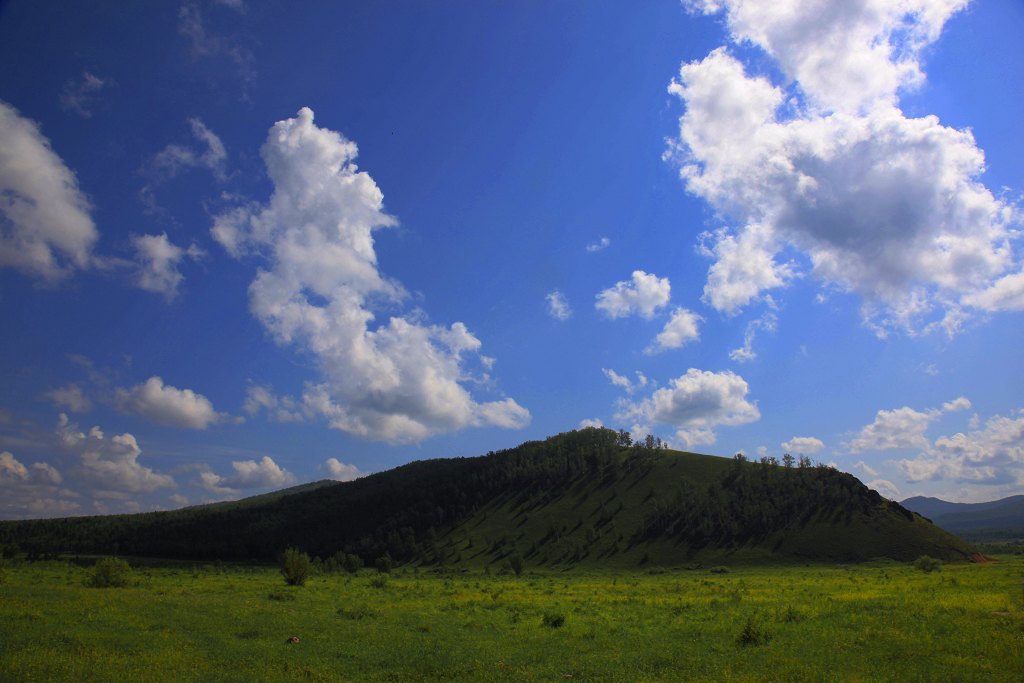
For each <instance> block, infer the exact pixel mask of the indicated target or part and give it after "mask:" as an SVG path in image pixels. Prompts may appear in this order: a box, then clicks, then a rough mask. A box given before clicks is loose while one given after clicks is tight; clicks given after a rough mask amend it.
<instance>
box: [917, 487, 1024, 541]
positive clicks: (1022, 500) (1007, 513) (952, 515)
mask: <svg viewBox="0 0 1024 683" xmlns="http://www.w3.org/2000/svg"><path fill="white" fill-rule="evenodd" d="M902 505H903V507H905V508H907V509H908V510H913V511H914V512H916V513H918V514H919V515H922V516H923V517H927V518H928V519H930V520H931V521H932V522H934V523H935V524H936V526H939V527H942V528H943V529H945V530H946V531H949V532H952V533H955V534H982V535H992V534H995V533H998V532H1003V533H1008V534H1009V535H1024V495H1017V496H1009V497H1007V498H1002V499H1000V500H993V501H988V502H985V503H950V502H947V501H944V500H941V499H939V498H931V497H927V496H914V497H913V498H907V499H906V500H905V501H903V502H902Z"/></svg>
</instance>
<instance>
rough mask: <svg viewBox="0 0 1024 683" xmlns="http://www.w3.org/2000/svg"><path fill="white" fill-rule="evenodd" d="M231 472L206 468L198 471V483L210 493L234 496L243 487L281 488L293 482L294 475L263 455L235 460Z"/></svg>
mask: <svg viewBox="0 0 1024 683" xmlns="http://www.w3.org/2000/svg"><path fill="white" fill-rule="evenodd" d="M231 469H232V474H230V475H228V476H226V477H225V476H221V475H219V474H217V473H215V472H213V471H211V470H209V469H207V468H203V469H202V471H200V473H199V485H200V486H202V487H203V488H204V489H206V490H207V491H209V492H210V493H216V494H218V495H222V496H234V495H236V494H238V492H239V491H240V490H243V489H260V488H281V487H283V486H288V485H290V484H294V483H295V475H293V474H292V473H291V472H289V471H288V470H286V469H284V468H283V467H281V466H280V465H278V464H277V463H276V462H274V459H273V458H271V457H270V456H269V455H264V456H263V457H262V458H260V459H259V460H236V461H234V462H232V463H231Z"/></svg>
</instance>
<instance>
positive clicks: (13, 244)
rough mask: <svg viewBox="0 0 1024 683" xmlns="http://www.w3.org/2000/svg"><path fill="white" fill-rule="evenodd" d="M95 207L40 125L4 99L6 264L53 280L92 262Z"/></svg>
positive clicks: (1, 249)
mask: <svg viewBox="0 0 1024 683" xmlns="http://www.w3.org/2000/svg"><path fill="white" fill-rule="evenodd" d="M91 208H92V207H91V205H90V203H89V200H88V199H87V198H86V196H85V195H84V194H83V193H82V191H81V190H79V189H78V180H77V179H76V178H75V174H74V173H72V172H71V170H70V169H69V168H68V167H67V166H66V165H65V164H64V161H63V160H62V159H61V158H60V157H59V156H57V154H56V153H55V152H54V151H53V149H52V148H51V147H50V141H49V140H48V139H46V137H44V136H43V134H42V132H40V130H39V126H38V125H37V124H36V123H35V122H34V121H31V120H29V119H27V118H24V117H23V116H21V115H20V114H19V113H18V112H17V111H16V110H15V109H14V108H13V107H11V106H10V105H8V104H7V103H5V102H2V101H0V217H2V220H0V267H10V268H16V269H18V270H20V271H22V272H24V273H26V274H28V275H31V276H34V277H37V278H39V279H41V280H43V281H45V282H51V283H52V282H56V281H58V280H60V279H62V278H65V277H67V276H68V275H70V274H71V273H72V272H73V271H74V270H75V269H82V268H87V267H89V266H90V265H91V262H92V248H93V245H94V244H95V243H96V241H97V239H99V232H98V231H97V230H96V226H95V225H94V224H93V221H92V217H91V216H90V211H91Z"/></svg>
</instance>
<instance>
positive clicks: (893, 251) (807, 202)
mask: <svg viewBox="0 0 1024 683" xmlns="http://www.w3.org/2000/svg"><path fill="white" fill-rule="evenodd" d="M691 4H699V5H700V7H701V8H703V9H705V10H712V9H716V8H720V9H725V10H727V12H728V15H727V16H728V23H729V26H730V28H731V30H732V32H733V36H734V38H735V39H736V40H748V41H752V42H754V43H755V44H758V45H760V46H761V47H763V48H764V49H765V50H766V51H767V52H768V53H769V54H770V55H772V56H773V57H775V58H776V59H777V60H778V61H779V63H780V65H781V66H782V68H783V71H784V72H785V73H786V75H787V76H788V77H789V78H791V79H793V81H794V83H795V86H794V88H793V90H792V91H791V92H789V93H787V92H785V91H784V90H783V89H782V88H779V87H776V86H775V85H773V84H772V83H771V82H770V81H768V80H767V79H766V78H763V77H751V76H748V75H747V73H746V72H745V69H744V67H743V64H742V63H740V61H739V60H737V59H736V58H735V57H734V56H732V55H731V54H730V53H729V52H728V51H727V50H726V49H725V48H719V49H717V50H715V51H713V52H712V53H711V54H709V55H708V56H707V57H706V58H705V59H703V60H701V61H698V62H693V63H689V64H684V65H683V66H682V68H681V70H680V76H679V80H678V81H676V82H674V83H673V84H672V85H671V87H670V91H671V92H673V93H675V94H676V95H678V96H679V97H680V98H681V99H682V100H683V101H684V103H685V105H686V112H685V114H684V115H683V117H682V118H681V119H680V130H679V138H678V141H677V146H676V147H675V152H676V159H677V160H678V162H679V163H680V165H681V168H682V171H681V173H682V177H683V179H684V181H685V183H686V187H687V189H688V190H689V191H690V192H691V193H693V194H695V195H696V196H699V197H701V198H703V199H705V200H707V201H708V202H709V203H710V204H711V206H712V207H714V209H715V210H716V211H717V212H718V213H719V214H720V215H721V216H722V217H724V218H726V219H727V220H729V221H730V222H731V223H732V224H733V225H734V226H735V227H734V229H733V230H727V229H722V230H719V231H717V232H715V233H712V234H709V235H707V236H706V237H705V245H704V249H705V252H706V253H707V254H708V255H709V256H711V257H712V258H713V259H714V263H713V264H712V266H711V268H710V270H709V272H708V280H707V284H706V286H705V290H704V297H705V301H706V302H707V303H709V304H710V305H711V306H713V307H715V308H716V309H718V310H721V311H724V312H726V313H730V314H732V313H735V312H736V311H738V310H739V309H740V308H742V307H743V306H746V305H747V304H749V303H750V302H751V301H753V300H755V299H756V298H757V297H759V296H761V295H762V294H763V293H764V292H765V291H766V290H769V289H771V288H776V287H782V286H784V285H785V284H786V283H787V282H789V281H790V280H791V279H792V278H793V277H794V276H795V275H797V274H799V273H801V272H802V268H803V267H804V266H803V263H804V259H806V263H809V266H810V272H811V273H812V274H813V275H814V276H815V277H816V278H817V279H818V280H819V281H820V282H821V283H822V284H823V285H825V286H827V287H833V288H837V289H840V290H843V291H850V292H855V293H857V294H859V295H860V296H861V297H862V301H863V304H864V306H863V313H864V317H865V320H866V322H868V324H869V325H871V326H872V327H873V328H874V329H875V330H876V332H877V333H878V334H879V335H882V336H884V335H885V334H886V333H887V332H888V331H889V330H891V329H894V328H895V329H903V330H910V331H917V330H918V329H929V325H931V326H933V327H937V326H940V325H941V326H943V327H944V328H945V329H946V330H947V332H949V333H953V332H955V331H956V329H957V328H958V326H959V325H960V324H961V323H962V320H963V318H964V315H965V314H964V311H963V309H964V307H969V306H977V307H982V308H988V309H996V308H1004V307H1006V308H1010V307H1014V306H1015V305H1016V304H1015V302H1016V300H1017V298H1016V290H1017V289H1018V288H1017V287H1015V281H1003V282H1004V283H1005V284H1004V285H1003V286H1002V287H1001V288H999V289H993V288H994V287H996V283H997V282H998V281H999V278H1002V277H1003V276H1005V275H1006V274H1007V273H1008V272H1009V271H1011V270H1019V268H1018V267H1017V265H1016V264H1015V263H1014V257H1013V253H1012V250H1011V245H1010V241H1011V238H1012V235H1013V233H1012V230H1011V225H1012V224H1013V222H1014V221H1015V216H1014V213H1013V210H1012V208H1011V206H1010V205H1008V204H1007V203H1005V202H1004V201H1002V200H1000V199H997V198H996V197H994V196H993V194H992V193H991V192H990V191H989V190H988V189H987V188H986V187H985V186H984V185H983V184H982V183H981V182H980V180H979V178H980V175H981V173H982V172H983V171H984V155H983V153H982V152H981V150H980V149H978V147H977V145H976V144H975V141H974V138H973V136H972V135H971V133H970V132H969V131H960V130H954V129H952V128H948V127H945V126H943V125H941V124H940V123H939V121H938V119H937V118H936V117H934V116H926V117H923V118H916V119H912V118H907V117H905V116H904V115H903V113H902V112H901V111H900V110H899V108H898V107H897V104H898V102H897V93H898V90H899V88H900V87H903V86H908V85H913V84H915V83H918V82H920V80H921V78H922V76H921V71H920V68H919V64H918V54H919V51H920V49H921V48H922V47H923V46H925V45H926V44H927V43H928V42H929V41H932V40H934V39H935V38H936V37H937V36H938V34H939V32H940V30H941V27H942V25H943V23H944V22H945V20H946V19H947V18H948V17H949V16H950V15H951V14H952V12H954V11H955V10H956V9H958V8H959V7H961V6H963V4H964V3H963V2H961V1H947V2H943V1H941V0H940V1H931V2H926V1H925V0H918V1H911V0H907V1H905V2H890V1H889V0H859V1H857V0H849V1H848V0H830V1H824V0H822V1H819V2H813V3H805V4H802V5H800V7H799V9H796V8H794V7H793V6H791V5H790V4H787V3H777V2H767V1H764V0H755V1H753V2H744V3H740V2H733V1H731V0H727V1H725V2H704V3H691ZM812 26H813V29H810V28H809V27H812ZM792 95H796V96H797V97H798V98H799V97H800V96H802V97H803V98H804V101H803V102H800V101H799V99H797V100H796V101H794V100H793V99H792V97H791V96H792ZM794 259H795V260H794Z"/></svg>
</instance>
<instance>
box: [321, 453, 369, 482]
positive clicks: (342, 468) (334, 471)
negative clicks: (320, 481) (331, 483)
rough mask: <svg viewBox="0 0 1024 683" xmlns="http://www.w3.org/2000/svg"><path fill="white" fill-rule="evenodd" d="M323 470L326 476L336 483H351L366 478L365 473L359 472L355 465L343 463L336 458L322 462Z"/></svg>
mask: <svg viewBox="0 0 1024 683" xmlns="http://www.w3.org/2000/svg"><path fill="white" fill-rule="evenodd" d="M324 469H325V470H326V471H327V476H329V477H330V478H331V479H335V480H337V481H352V480H353V479H358V478H359V477H365V476H366V473H365V472H362V471H360V469H359V468H358V467H356V466H355V465H349V464H347V463H343V462H341V461H339V460H338V459H337V458H327V460H326V461H325V462H324Z"/></svg>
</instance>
